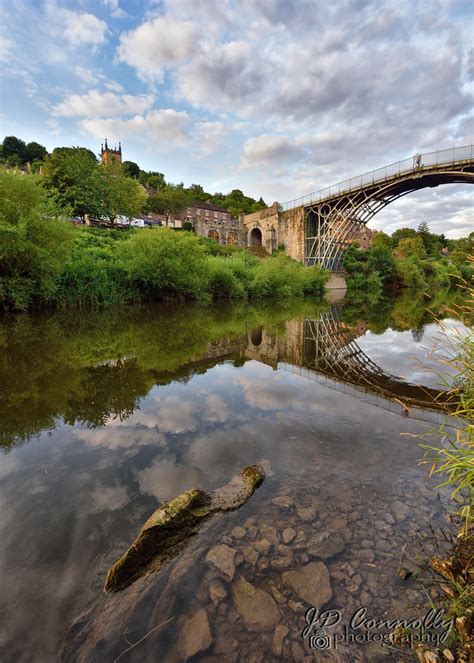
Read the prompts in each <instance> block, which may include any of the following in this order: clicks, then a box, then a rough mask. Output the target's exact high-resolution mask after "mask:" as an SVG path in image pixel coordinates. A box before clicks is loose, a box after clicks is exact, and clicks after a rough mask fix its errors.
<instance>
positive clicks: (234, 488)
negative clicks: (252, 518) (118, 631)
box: [104, 465, 265, 592]
mask: <svg viewBox="0 0 474 663" xmlns="http://www.w3.org/2000/svg"><path fill="white" fill-rule="evenodd" d="M264 478H265V473H264V471H263V469H262V468H261V467H260V466H259V465H249V466H247V467H244V469H243V470H242V471H241V472H240V474H238V475H236V476H235V477H233V478H232V479H231V481H230V482H229V483H228V484H226V485H225V486H223V487H222V488H218V489H217V490H215V491H214V492H213V493H211V494H210V495H209V494H207V493H205V492H204V491H202V490H199V489H197V488H195V489H192V490H187V491H185V492H184V493H181V495H178V496H177V497H174V498H173V499H172V500H170V501H169V502H165V503H164V504H162V505H161V506H159V507H158V508H157V509H156V511H154V512H153V513H152V515H151V516H150V517H149V518H148V520H147V521H146V523H145V524H144V525H143V527H142V529H141V531H140V533H139V535H138V537H137V538H136V539H135V541H134V542H133V543H132V545H131V546H130V548H129V549H128V550H127V551H126V552H125V554H124V555H123V556H122V557H121V558H120V559H119V560H118V561H117V562H116V563H115V564H114V565H113V566H112V567H111V568H110V570H109V572H108V573H107V578H106V580H105V586H104V591H105V592H114V591H118V590H120V589H124V588H125V587H128V586H129V585H130V584H131V583H132V582H134V581H135V580H136V579H137V578H139V577H140V576H142V575H144V574H146V573H152V572H154V571H158V570H159V569H160V568H161V566H162V565H163V563H164V562H166V561H167V560H168V559H170V558H171V557H174V555H176V554H177V553H178V552H179V551H180V550H181V549H182V548H183V546H185V545H186V543H187V542H188V541H189V539H190V538H191V537H192V536H194V534H196V532H197V530H198V527H199V525H200V524H201V523H202V522H203V521H204V520H205V519H206V518H208V517H209V516H210V515H212V514H213V513H216V512H218V511H229V510H232V509H237V508H238V507H239V506H241V505H242V504H244V503H245V502H246V501H247V500H248V499H249V497H250V496H251V495H252V493H253V492H254V491H255V489H256V488H258V486H260V485H261V483H262V482H263V480H264Z"/></svg>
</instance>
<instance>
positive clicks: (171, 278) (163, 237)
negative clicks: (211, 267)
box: [120, 228, 208, 299]
mask: <svg viewBox="0 0 474 663" xmlns="http://www.w3.org/2000/svg"><path fill="white" fill-rule="evenodd" d="M120 256H121V265H122V267H123V269H124V270H125V271H126V273H127V274H128V277H129V279H130V281H131V283H132V284H133V285H134V286H136V287H138V288H139V289H140V290H141V291H142V292H143V294H144V295H145V296H148V297H151V298H156V299H166V298H171V297H185V298H192V299H202V298H205V297H206V293H207V288H208V273H207V272H208V270H207V261H206V256H205V254H204V251H203V249H202V247H201V246H200V244H199V242H198V240H197V238H196V237H194V236H193V235H191V234H190V233H175V232H173V231H172V230H170V229H168V228H152V229H150V230H147V231H146V232H141V233H136V234H134V235H133V236H132V237H130V238H129V239H128V240H127V241H125V242H123V244H122V245H121V246H120Z"/></svg>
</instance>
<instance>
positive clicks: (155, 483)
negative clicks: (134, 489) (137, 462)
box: [138, 459, 204, 500]
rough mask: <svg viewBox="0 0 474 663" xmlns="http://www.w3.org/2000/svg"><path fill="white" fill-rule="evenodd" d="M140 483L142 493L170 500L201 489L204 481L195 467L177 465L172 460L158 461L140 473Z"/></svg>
mask: <svg viewBox="0 0 474 663" xmlns="http://www.w3.org/2000/svg"><path fill="white" fill-rule="evenodd" d="M138 482H139V484H140V490H141V491H142V493H148V494H149V495H155V497H158V499H161V500H169V499H171V498H172V497H175V496H176V495H178V494H179V493H182V492H183V491H185V490H189V489H191V488H199V487H201V486H202V485H203V483H204V479H203V476H202V473H201V471H200V470H198V469H195V468H194V467H182V466H179V465H176V463H175V462H174V461H173V460H171V459H170V460H164V461H162V460H158V459H156V460H154V461H153V464H152V465H151V466H150V467H147V468H146V469H144V470H142V471H141V472H139V474H138Z"/></svg>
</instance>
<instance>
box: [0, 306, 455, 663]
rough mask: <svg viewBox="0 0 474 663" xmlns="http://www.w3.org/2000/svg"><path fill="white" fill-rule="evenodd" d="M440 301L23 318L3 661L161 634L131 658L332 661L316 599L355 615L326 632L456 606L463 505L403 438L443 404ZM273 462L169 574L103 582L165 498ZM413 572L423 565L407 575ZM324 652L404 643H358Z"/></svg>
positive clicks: (16, 327)
mask: <svg viewBox="0 0 474 663" xmlns="http://www.w3.org/2000/svg"><path fill="white" fill-rule="evenodd" d="M397 307H398V308H397ZM425 309H426V306H425V305H423V307H422V308H421V307H420V306H419V307H418V309H417V311H416V314H415V312H414V309H413V307H410V306H409V305H408V304H407V302H404V303H400V301H399V302H386V303H385V304H384V306H383V307H379V309H378V310H377V311H373V310H367V308H363V307H361V306H359V307H357V306H355V305H349V306H346V307H339V306H333V307H327V306H324V305H318V306H317V305H314V304H310V303H293V304H285V305H280V306H272V307H265V308H252V307H244V306H239V307H233V308H232V307H219V308H217V309H214V310H213V311H210V310H207V309H203V308H196V307H194V308H192V307H187V308H183V307H178V308H169V307H163V306H156V307H147V308H141V309H126V310H125V311H122V312H120V313H119V314H115V315H111V314H82V315H78V314H60V313H56V314H49V315H42V316H36V317H31V316H16V317H6V318H4V319H3V320H2V321H1V324H0V344H1V349H2V354H1V364H0V384H1V396H2V400H1V412H0V415H1V418H0V440H1V443H2V446H3V449H4V453H3V454H2V455H1V456H0V479H1V482H0V500H1V502H0V504H1V508H0V532H1V536H0V579H1V580H0V581H1V592H0V660H1V661H2V663H6V662H10V661H15V663H16V662H20V661H54V660H57V657H58V655H59V656H60V658H61V659H62V660H64V661H101V662H102V661H111V662H112V661H114V660H116V659H117V657H119V656H120V655H121V654H122V652H124V651H125V650H127V649H128V648H129V647H130V646H131V644H133V643H135V642H137V641H138V640H140V639H141V638H142V637H143V636H144V635H146V634H148V635H147V637H146V638H145V639H144V640H143V641H142V642H140V643H139V644H137V645H136V646H135V647H133V648H131V649H130V650H129V651H128V652H126V653H125V654H124V655H123V656H122V657H121V658H120V660H121V661H165V662H168V661H170V662H174V661H184V660H187V659H188V658H192V657H193V656H194V658H192V660H196V661H198V660H199V661H207V662H209V663H210V662H212V661H216V662H217V661H220V660H222V658H223V657H224V656H225V658H226V659H227V660H228V661H262V660H265V661H272V660H275V661H276V660H295V661H300V660H304V658H305V656H313V650H312V649H311V644H313V646H314V644H315V643H314V641H313V642H312V643H310V641H309V640H308V639H306V640H303V638H302V635H301V631H302V629H303V628H304V626H305V612H306V610H307V608H308V607H310V606H311V605H314V607H319V608H322V607H323V606H324V607H325V608H326V609H328V608H334V609H339V610H340V612H341V613H342V617H341V623H340V625H338V626H337V627H333V628H332V629H327V630H326V635H327V634H329V636H332V634H333V633H334V632H336V631H342V628H343V626H344V625H345V624H346V623H347V622H348V620H349V618H350V616H351V614H352V613H353V612H354V610H355V609H356V608H358V607H359V606H362V607H366V608H367V615H370V616H372V617H375V618H382V617H384V616H385V617H390V618H393V619H395V618H400V619H408V618H410V617H411V618H413V617H417V616H418V617H421V616H423V615H424V614H425V613H426V612H427V610H428V609H429V608H430V603H431V601H434V603H435V605H439V604H440V600H439V596H438V593H437V588H436V584H435V583H433V582H431V581H430V579H429V578H428V577H426V576H427V573H428V572H427V571H426V569H425V567H424V561H423V560H425V559H426V558H427V557H428V556H429V554H432V553H433V552H435V551H436V541H435V540H434V539H433V538H432V537H431V535H430V526H432V527H433V528H434V529H435V530H436V529H437V528H438V527H439V526H440V525H442V524H443V523H445V512H444V509H443V507H442V505H441V502H440V500H439V498H438V497H437V495H436V492H435V491H433V486H434V485H435V483H434V481H433V480H429V479H428V476H427V475H428V471H427V469H426V467H425V466H420V465H419V464H418V460H419V458H420V456H421V451H420V448H419V447H418V445H417V443H416V441H415V440H414V439H413V438H410V437H406V436H403V435H402V433H415V434H418V433H421V432H423V431H426V430H428V429H429V428H430V427H431V428H432V427H433V426H434V425H435V424H436V422H437V421H438V420H439V418H440V416H441V415H440V413H439V411H438V410H437V409H436V407H434V406H433V404H432V400H433V397H434V396H436V394H437V392H438V390H439V389H440V385H439V384H438V378H436V376H435V375H434V374H433V373H432V372H430V371H429V370H428V369H429V368H430V366H431V368H433V367H434V366H436V360H435V357H434V356H431V357H429V358H428V357H427V355H428V352H429V350H430V349H431V348H432V347H433V344H434V343H436V342H437V338H438V336H439V334H440V327H439V325H438V324H436V323H434V322H433V321H432V320H431V318H430V315H429V314H428V313H427V312H426V310H425ZM444 324H445V325H446V326H447V327H448V328H449V329H450V330H454V331H455V332H456V333H459V334H461V335H462V334H463V333H465V329H466V328H465V327H464V326H463V325H462V323H461V322H459V321H454V320H446V321H445V322H444ZM420 384H421V385H424V386H425V389H423V388H420V387H419V386H416V385H420ZM255 462H263V464H264V466H265V468H266V470H267V478H266V480H265V482H264V483H263V485H262V486H261V487H260V488H259V489H258V490H257V491H256V493H255V494H254V495H253V497H252V498H251V499H250V500H249V501H248V502H247V503H246V504H245V505H244V506H243V507H241V508H240V509H238V510H236V511H233V512H228V513H222V514H216V515H215V516H214V517H213V518H211V519H209V520H208V521H206V523H205V524H204V525H203V527H202V528H201V530H200V531H199V532H198V533H197V534H196V535H195V536H194V537H193V538H192V539H191V541H190V542H189V543H188V545H187V546H186V548H185V549H184V550H183V551H182V552H181V553H180V554H179V555H178V556H176V557H175V558H174V559H173V560H171V561H170V562H169V563H168V564H166V565H165V566H164V567H163V568H162V569H161V570H160V571H159V572H158V573H155V574H152V575H148V576H146V577H143V578H141V579H139V580H138V581H136V582H135V583H134V584H133V585H131V586H130V587H129V588H128V589H126V590H124V591H122V592H118V593H116V594H108V595H105V594H104V593H103V591H102V588H103V583H104V579H105V575H106V573H107V570H108V568H109V567H110V566H111V565H112V564H113V563H114V562H115V561H116V560H117V559H118V558H119V557H120V556H121V555H122V553H123V552H124V551H125V550H126V549H127V547H128V546H129V545H130V544H131V543H132V541H133V539H134V538H135V536H136V535H137V533H138V532H139V530H140V527H141V525H142V524H143V522H144V521H145V520H146V518H147V517H148V516H149V515H150V514H151V513H152V512H153V510H154V509H155V508H156V506H157V505H158V504H159V503H160V502H161V501H163V500H167V499H169V498H171V497H173V496H175V495H177V494H178V493H180V492H182V491H184V490H187V489H189V488H194V487H199V488H202V489H204V490H210V489H213V488H216V487H218V486H221V485H223V484H226V483H227V482H228V481H229V480H230V478H231V477H232V476H233V475H234V474H235V473H236V472H238V471H239V470H240V469H241V468H242V467H244V466H245V465H249V464H251V463H255ZM229 549H230V550H229ZM223 559H224V561H225V563H224V562H223ZM229 560H230V561H229ZM401 564H402V565H403V566H408V567H409V568H411V569H413V570H414V569H416V568H418V569H419V570H420V576H419V577H418V578H414V577H411V578H410V579H408V580H402V579H401V578H400V577H399V574H398V571H399V567H400V565H401ZM224 566H225V569H226V570H225V571H223V567H224ZM168 620H170V621H168ZM160 624H162V626H159V625H160ZM157 626H159V627H158V628H156V627H157ZM319 644H321V643H319ZM323 644H325V643H323ZM319 656H322V657H323V658H321V660H326V659H327V660H347V661H354V660H373V661H375V660H380V661H383V660H388V658H389V657H390V653H389V651H388V650H386V649H385V650H384V649H381V648H380V645H379V644H377V643H373V642H371V643H366V642H352V643H350V644H348V645H347V644H345V643H342V644H341V643H339V645H338V647H337V649H335V648H334V644H333V643H331V646H330V647H329V648H327V649H326V650H325V651H324V652H323V653H320V654H319ZM364 656H365V657H366V659H364V658H363V657H364ZM308 660H314V659H313V658H311V659H308ZM318 660H319V659H318ZM394 660H396V658H394ZM407 660H409V659H407Z"/></svg>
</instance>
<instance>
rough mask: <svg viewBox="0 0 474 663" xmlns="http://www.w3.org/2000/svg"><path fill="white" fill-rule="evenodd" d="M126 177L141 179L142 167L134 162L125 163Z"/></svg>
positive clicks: (123, 165)
mask: <svg viewBox="0 0 474 663" xmlns="http://www.w3.org/2000/svg"><path fill="white" fill-rule="evenodd" d="M122 169H123V172H124V175H127V177H133V178H134V179H136V180H137V179H138V178H139V177H140V166H139V165H138V164H137V163H135V162H134V161H124V162H123V164H122Z"/></svg>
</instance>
